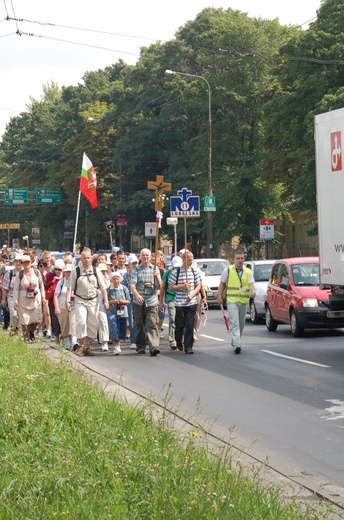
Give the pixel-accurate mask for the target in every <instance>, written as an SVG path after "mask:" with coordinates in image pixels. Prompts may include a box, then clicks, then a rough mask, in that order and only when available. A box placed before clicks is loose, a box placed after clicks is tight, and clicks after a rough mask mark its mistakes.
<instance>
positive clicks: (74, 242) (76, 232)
mask: <svg viewBox="0 0 344 520" xmlns="http://www.w3.org/2000/svg"><path fill="white" fill-rule="evenodd" d="M80 198H81V191H80V190H79V197H78V205H77V209H76V219H75V230H74V240H73V253H76V251H75V244H76V236H77V234H78V223H79V209H80Z"/></svg>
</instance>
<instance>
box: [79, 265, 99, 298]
mask: <svg viewBox="0 0 344 520" xmlns="http://www.w3.org/2000/svg"><path fill="white" fill-rule="evenodd" d="M92 268H93V274H94V276H95V277H96V278H97V288H98V289H99V280H98V274H97V269H96V267H95V266H94V265H92ZM75 271H76V279H75V287H74V294H75V296H77V297H78V298H81V299H82V300H85V299H86V300H88V299H91V300H94V298H83V297H82V296H79V295H78V294H77V292H76V288H77V285H78V279H79V278H80V276H81V270H80V267H79V266H77V267H76V268H75Z"/></svg>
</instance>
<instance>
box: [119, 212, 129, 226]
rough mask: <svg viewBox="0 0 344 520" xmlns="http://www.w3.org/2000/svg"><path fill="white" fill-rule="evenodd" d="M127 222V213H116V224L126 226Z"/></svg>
mask: <svg viewBox="0 0 344 520" xmlns="http://www.w3.org/2000/svg"><path fill="white" fill-rule="evenodd" d="M127 224H128V222H127V215H126V214H125V213H118V214H117V215H116V226H126V225H127Z"/></svg>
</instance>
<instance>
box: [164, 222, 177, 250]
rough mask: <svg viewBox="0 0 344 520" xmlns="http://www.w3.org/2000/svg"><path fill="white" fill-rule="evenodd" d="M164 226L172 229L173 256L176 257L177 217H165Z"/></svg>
mask: <svg viewBox="0 0 344 520" xmlns="http://www.w3.org/2000/svg"><path fill="white" fill-rule="evenodd" d="M166 224H167V225H168V226H173V227H174V256H177V224H178V219H177V217H167V219H166Z"/></svg>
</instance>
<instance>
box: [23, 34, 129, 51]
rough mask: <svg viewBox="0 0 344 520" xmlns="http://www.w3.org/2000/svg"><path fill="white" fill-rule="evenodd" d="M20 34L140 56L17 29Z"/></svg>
mask: <svg viewBox="0 0 344 520" xmlns="http://www.w3.org/2000/svg"><path fill="white" fill-rule="evenodd" d="M16 34H17V35H18V36H32V37H34V38H44V39H45V40H53V41H56V42H63V43H71V44H72V45H80V46H82V47H92V49H99V50H102V51H110V52H118V53H121V54H130V55H131V56H139V54H137V53H136V52H128V51H121V50H118V49H109V48H108V47H100V46H98V45H91V44H90V43H81V42H73V41H71V40H63V39H62V38H53V37H52V36H43V35H42V34H34V33H27V32H23V31H17V32H16Z"/></svg>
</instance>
